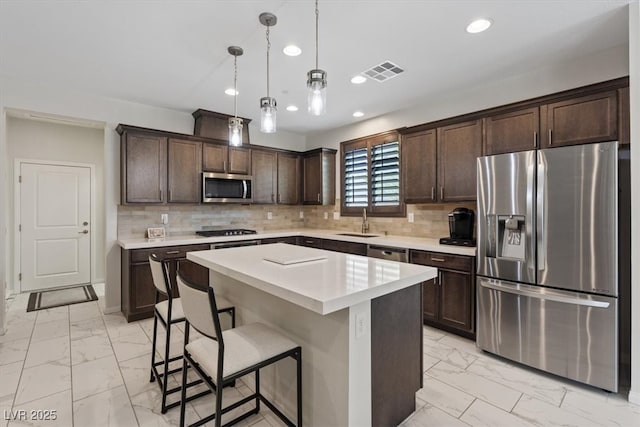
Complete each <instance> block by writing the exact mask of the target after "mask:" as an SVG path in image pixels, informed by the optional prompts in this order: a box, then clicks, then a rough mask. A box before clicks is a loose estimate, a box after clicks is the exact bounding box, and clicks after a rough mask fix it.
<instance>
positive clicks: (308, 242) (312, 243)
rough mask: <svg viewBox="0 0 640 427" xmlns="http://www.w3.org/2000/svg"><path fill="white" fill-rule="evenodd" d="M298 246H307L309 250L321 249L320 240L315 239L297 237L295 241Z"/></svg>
mask: <svg viewBox="0 0 640 427" xmlns="http://www.w3.org/2000/svg"><path fill="white" fill-rule="evenodd" d="M296 241H297V243H298V246H308V247H310V248H318V249H322V239H317V238H315V237H306V236H298V238H297V239H296Z"/></svg>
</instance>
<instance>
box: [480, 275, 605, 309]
mask: <svg viewBox="0 0 640 427" xmlns="http://www.w3.org/2000/svg"><path fill="white" fill-rule="evenodd" d="M478 283H479V284H480V286H482V287H483V288H488V289H493V290H496V291H499V292H507V293H510V294H514V295H522V296H525V297H529V298H536V299H539V300H547V301H556V302H561V303H565V304H573V305H582V306H587V307H595V308H608V307H609V303H608V302H605V301H594V300H588V299H582V298H571V297H566V296H562V295H556V294H545V293H542V292H536V291H530V290H526V289H518V288H517V287H515V286H508V285H501V284H498V283H490V282H486V281H484V280H483V281H478Z"/></svg>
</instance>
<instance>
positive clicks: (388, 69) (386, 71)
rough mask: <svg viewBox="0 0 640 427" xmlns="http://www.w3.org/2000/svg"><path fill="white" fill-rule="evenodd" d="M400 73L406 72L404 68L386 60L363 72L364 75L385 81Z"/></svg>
mask: <svg viewBox="0 0 640 427" xmlns="http://www.w3.org/2000/svg"><path fill="white" fill-rule="evenodd" d="M400 73H404V70H403V69H402V68H400V67H398V66H397V65H396V64H394V63H393V62H391V61H384V62H383V63H381V64H378V65H375V66H373V67H371V68H369V69H368V70H365V71H363V72H362V74H363V75H365V76H367V77H369V78H370V79H372V80H375V81H378V82H385V81H387V80H389V79H392V78H394V77H395V76H397V75H398V74H400Z"/></svg>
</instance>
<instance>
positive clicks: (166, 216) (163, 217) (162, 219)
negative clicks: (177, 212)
mask: <svg viewBox="0 0 640 427" xmlns="http://www.w3.org/2000/svg"><path fill="white" fill-rule="evenodd" d="M160 222H161V223H163V224H169V214H160Z"/></svg>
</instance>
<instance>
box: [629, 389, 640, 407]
mask: <svg viewBox="0 0 640 427" xmlns="http://www.w3.org/2000/svg"><path fill="white" fill-rule="evenodd" d="M629 402H631V403H635V404H636V405H640V392H638V391H634V390H631V391H629Z"/></svg>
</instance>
